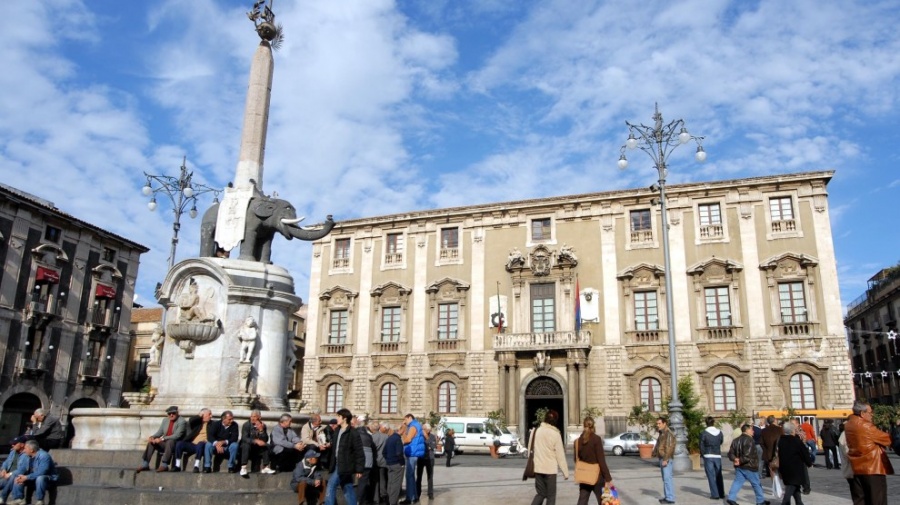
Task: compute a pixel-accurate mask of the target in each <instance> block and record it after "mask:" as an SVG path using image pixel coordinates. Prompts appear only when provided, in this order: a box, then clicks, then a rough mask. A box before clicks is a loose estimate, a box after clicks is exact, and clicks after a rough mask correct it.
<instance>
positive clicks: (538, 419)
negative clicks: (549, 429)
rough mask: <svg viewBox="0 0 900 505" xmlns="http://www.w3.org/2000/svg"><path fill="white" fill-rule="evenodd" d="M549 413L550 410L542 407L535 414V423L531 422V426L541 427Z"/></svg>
mask: <svg viewBox="0 0 900 505" xmlns="http://www.w3.org/2000/svg"><path fill="white" fill-rule="evenodd" d="M549 411H550V409H549V408H547V407H541V408H539V409H537V410H536V411H535V412H534V421H532V422H531V425H532V426H535V427H537V426H540V425H541V423H542V422H544V417H546V416H547V412H549Z"/></svg>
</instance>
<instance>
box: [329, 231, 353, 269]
mask: <svg viewBox="0 0 900 505" xmlns="http://www.w3.org/2000/svg"><path fill="white" fill-rule="evenodd" d="M349 266H350V239H349V238H339V239H336V240H335V241H334V258H333V261H332V268H347V267H349Z"/></svg>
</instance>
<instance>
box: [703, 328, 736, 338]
mask: <svg viewBox="0 0 900 505" xmlns="http://www.w3.org/2000/svg"><path fill="white" fill-rule="evenodd" d="M697 331H698V332H699V334H700V340H731V339H735V338H741V328H739V327H737V326H710V327H708V328H698V329H697Z"/></svg>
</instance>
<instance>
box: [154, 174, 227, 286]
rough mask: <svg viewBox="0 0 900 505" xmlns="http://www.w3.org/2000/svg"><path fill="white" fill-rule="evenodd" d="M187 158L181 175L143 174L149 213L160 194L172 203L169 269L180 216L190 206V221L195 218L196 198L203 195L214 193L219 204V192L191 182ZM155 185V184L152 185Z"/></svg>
mask: <svg viewBox="0 0 900 505" xmlns="http://www.w3.org/2000/svg"><path fill="white" fill-rule="evenodd" d="M186 162H187V157H185V158H183V159H182V161H181V175H180V176H179V177H172V176H170V175H151V174H148V173H147V172H144V175H145V176H146V177H147V185H146V186H144V187H143V188H141V192H142V193H144V196H149V197H150V202H149V203H147V208H148V209H150V212H154V211H156V207H157V206H158V205H157V203H156V195H157V194H158V193H162V194H164V195H166V196H168V197H169V200H171V202H172V212H174V213H175V221H174V222H173V223H172V249H171V252H170V253H169V269H170V270H171V269H172V266H174V265H175V249H176V248H177V247H178V231H179V230H181V215H182V214H184V211H185V210H186V209H187V208H188V205H190V206H191V209H190V212H189V215H190V216H191V219H193V218H195V217H197V197H199V196H200V195H202V194H204V193H209V192H214V193H215V199H214V203H218V202H219V190H218V189H215V188H211V187H209V186H206V185H203V184H199V183H196V182H193V181H192V180H191V177H193V175H194V173H193V172H188V170H187V167H186V166H185V165H186ZM154 183H155V184H154Z"/></svg>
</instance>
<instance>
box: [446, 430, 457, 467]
mask: <svg viewBox="0 0 900 505" xmlns="http://www.w3.org/2000/svg"><path fill="white" fill-rule="evenodd" d="M455 451H456V432H455V431H453V428H449V429H448V430H447V431H446V432H444V457H445V458H447V468H450V466H451V465H450V460H451V459H453V453H454V452H455Z"/></svg>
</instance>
